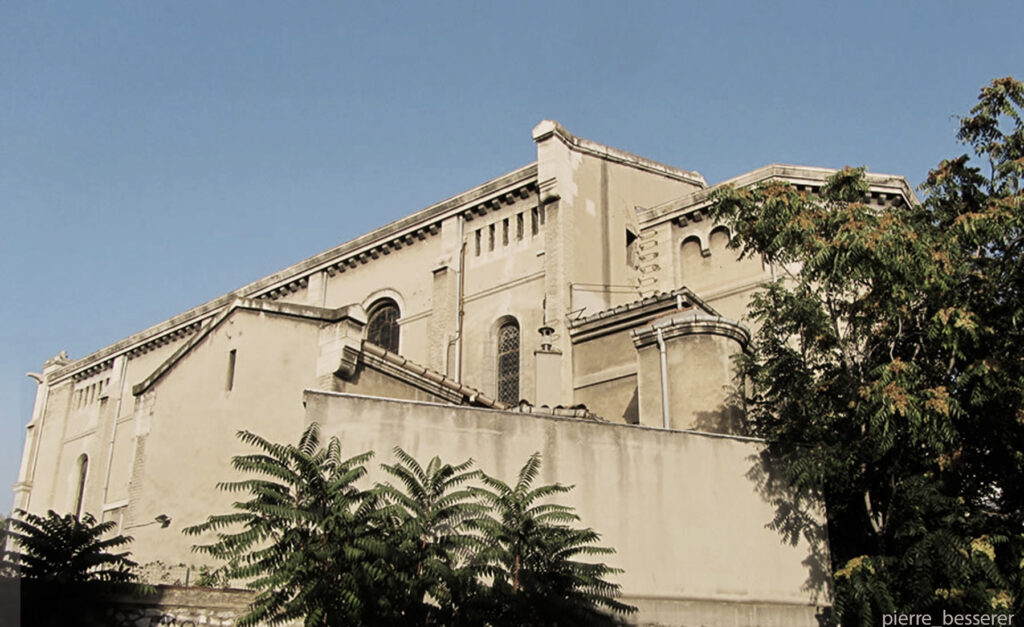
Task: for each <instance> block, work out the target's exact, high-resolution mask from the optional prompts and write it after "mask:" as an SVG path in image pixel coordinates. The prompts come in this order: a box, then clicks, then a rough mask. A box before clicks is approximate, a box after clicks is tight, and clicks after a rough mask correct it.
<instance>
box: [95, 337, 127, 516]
mask: <svg viewBox="0 0 1024 627" xmlns="http://www.w3.org/2000/svg"><path fill="white" fill-rule="evenodd" d="M121 360H122V361H121V375H120V376H121V384H120V388H119V389H118V392H117V403H116V404H115V405H114V424H113V426H112V427H111V428H110V443H109V444H108V445H107V469H106V473H105V474H106V476H105V477H104V478H103V501H102V502H101V503H100V510H101V514H102V509H103V507H105V506H106V504H107V492H108V491H109V489H110V466H111V465H112V464H113V463H114V438H116V437H117V421H118V420H119V419H120V418H121V399H123V398H124V380H125V375H126V374H127V371H128V354H127V353H125V354H124V355H122V356H121Z"/></svg>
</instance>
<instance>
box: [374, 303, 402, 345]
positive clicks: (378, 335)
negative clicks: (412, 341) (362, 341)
mask: <svg viewBox="0 0 1024 627" xmlns="http://www.w3.org/2000/svg"><path fill="white" fill-rule="evenodd" d="M398 317H399V312H398V304H397V303H395V301H393V300H391V299H390V298H384V299H381V300H378V301H377V302H375V303H374V304H373V305H372V306H371V307H370V315H369V320H368V322H367V323H366V339H367V340H369V341H371V342H373V343H374V344H376V345H377V346H380V347H381V348H383V349H384V350H389V351H391V352H392V353H397V352H398Z"/></svg>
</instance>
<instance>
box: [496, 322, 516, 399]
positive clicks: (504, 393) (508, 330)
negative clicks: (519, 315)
mask: <svg viewBox="0 0 1024 627" xmlns="http://www.w3.org/2000/svg"><path fill="white" fill-rule="evenodd" d="M498 401H500V402H502V403H506V404H508V405H514V404H516V403H518V402H519V324H518V323H517V322H516V321H514V320H511V321H509V322H506V323H504V324H502V325H501V327H499V328H498Z"/></svg>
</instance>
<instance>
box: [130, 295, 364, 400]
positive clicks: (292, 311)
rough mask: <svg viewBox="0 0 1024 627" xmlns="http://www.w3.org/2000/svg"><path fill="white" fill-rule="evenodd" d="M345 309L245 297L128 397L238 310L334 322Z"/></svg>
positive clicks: (143, 388)
mask: <svg viewBox="0 0 1024 627" xmlns="http://www.w3.org/2000/svg"><path fill="white" fill-rule="evenodd" d="M348 309H349V308H348V307H339V308H337V309H324V308H323V307H314V306H312V305H300V304H296V303H278V302H274V301H266V300H257V299H246V298H239V299H236V300H235V301H234V302H233V303H231V305H229V306H228V308H227V309H225V310H223V311H222V312H221V313H220V314H219V315H217V316H216V317H215V318H213V319H212V320H211V321H210V322H209V323H207V324H206V325H204V326H203V327H202V329H201V330H200V332H199V333H196V334H195V335H193V336H192V337H191V338H190V339H189V340H188V341H187V342H185V344H183V345H181V346H180V347H178V350H176V351H174V353H173V354H172V355H171V356H170V357H168V358H167V359H166V360H164V362H163V363H162V364H160V365H159V366H157V368H156V370H154V371H153V372H152V373H150V375H149V376H148V377H146V378H145V379H143V380H142V381H141V382H140V383H136V384H135V385H133V386H132V395H133V396H139V395H141V394H143V393H145V392H146V391H147V390H149V389H150V388H151V387H153V385H154V384H156V382H157V381H159V380H160V378H161V377H163V376H164V375H165V374H167V373H168V372H170V370H171V368H173V367H174V366H175V365H176V364H177V363H178V362H179V361H181V359H182V358H183V357H185V355H187V354H188V353H189V352H191V350H192V349H193V348H195V347H196V346H198V345H199V344H200V343H201V342H202V341H203V340H204V339H206V337H207V336H209V335H210V333H212V332H213V330H214V329H216V328H217V327H219V326H220V325H221V323H223V322H224V321H225V320H227V319H228V318H229V317H230V316H231V315H232V314H234V313H235V312H236V311H238V310H248V311H259V312H264V313H270V314H278V315H283V316H291V317H293V318H303V319H306V320H309V321H311V322H337V321H339V320H341V319H343V318H346V317H348V316H349V311H348Z"/></svg>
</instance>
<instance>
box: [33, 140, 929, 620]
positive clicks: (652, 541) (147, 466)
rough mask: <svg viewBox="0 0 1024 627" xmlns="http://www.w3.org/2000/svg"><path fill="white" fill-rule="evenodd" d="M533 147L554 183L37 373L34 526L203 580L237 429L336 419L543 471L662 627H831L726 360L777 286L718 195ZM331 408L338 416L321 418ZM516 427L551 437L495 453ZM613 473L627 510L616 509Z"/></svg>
mask: <svg viewBox="0 0 1024 627" xmlns="http://www.w3.org/2000/svg"><path fill="white" fill-rule="evenodd" d="M533 140H534V142H535V143H536V147H537V160H536V161H535V162H534V163H531V164H529V165H526V166H524V167H521V168H519V169H517V170H514V171H512V172H510V173H508V174H505V175H503V176H500V177H498V178H496V179H493V180H491V181H488V182H486V183H484V184H482V185H479V186H477V187H474V188H472V189H470V190H468V191H466V192H464V193H462V194H460V195H458V196H455V197H453V198H450V199H447V200H444V201H442V202H439V203H437V204H435V205H432V206H430V207H427V208H425V209H422V210H420V211H417V212H416V213H413V214H411V215H409V216H408V217H406V218H403V219H401V220H398V221H396V222H393V223H391V224H389V225H386V226H384V227H381V228H379V229H377V230H375V231H373V232H371V233H368V234H366V235H364V236H362V237H358V238H356V239H354V240H352V241H349V242H346V243H344V244H341V245H339V246H337V247H335V248H333V249H331V250H328V251H326V252H323V253H321V254H319V255H316V256H314V257H311V258H309V259H306V260H304V261H302V262H300V263H297V264H295V265H293V266H291V267H289V268H286V269H284V270H282V271H280V272H277V273H275V274H273V275H271V276H268V277H266V278H264V279H261V280H259V281H256V282H254V283H252V284H249V285H246V286H244V287H242V288H240V289H238V290H235V291H234V292H232V293H230V294H227V295H225V296H223V297H221V298H218V299H215V300H213V301H210V302H208V303H205V304H203V305H200V306H198V307H195V308H193V309H190V310H188V311H186V312H184V313H182V314H180V315H178V316H175V317H174V318H171V319H170V320H167V321H165V322H162V323H160V324H157V325H155V326H153V327H151V328H149V329H147V330H145V331H143V332H141V333H138V334H136V335H133V336H131V337H128V338H126V339H124V340H122V341H120V342H117V343H115V344H113V345H111V346H108V347H106V348H104V349H102V350H100V351H97V352H96V353H94V354H92V355H88V356H86V357H83V358H81V359H75V360H72V359H69V358H68V357H67V356H66V355H63V354H62V355H59V356H57V357H55V358H53V359H51V360H49V361H48V362H47V363H46V364H44V366H43V370H42V372H41V373H39V374H34V375H32V376H33V377H34V378H36V380H37V381H38V382H39V388H38V393H37V396H36V403H35V408H34V410H33V414H32V416H31V419H30V421H29V423H28V426H27V433H26V441H25V447H24V454H23V457H22V463H21V470H20V473H19V480H18V483H17V484H16V485H15V486H14V491H15V501H14V503H15V507H18V508H24V509H28V510H30V511H37V512H45V511H46V510H47V509H51V508H52V509H56V510H58V511H83V512H85V511H88V512H92V513H93V514H94V515H96V516H97V518H101V519H103V520H115V521H117V522H118V524H119V525H120V528H121V530H122V531H123V532H124V533H128V534H131V535H133V536H134V537H135V538H136V540H135V543H134V545H133V552H134V554H135V558H136V559H137V560H138V561H140V562H148V561H156V560H160V561H162V562H164V563H172V564H173V563H198V560H199V558H198V557H197V556H195V555H194V554H192V553H191V552H190V546H191V544H192V542H193V540H192V539H190V538H186V537H185V536H184V535H182V534H181V533H180V530H181V528H182V527H185V526H188V525H191V524H195V523H197V522H199V521H201V520H203V519H204V518H205V516H206V515H208V514H210V513H213V512H222V511H226V510H227V508H228V507H229V506H230V503H231V500H232V499H231V497H230V496H229V495H225V494H223V493H220V492H218V491H216V490H215V489H214V485H215V484H216V482H218V481H223V480H228V479H230V478H231V477H232V476H233V475H232V472H233V471H232V470H231V468H230V463H229V462H230V457H231V456H232V455H235V454H238V453H241V452H243V451H244V449H243V447H241V445H240V444H239V442H238V441H237V439H236V437H235V432H236V431H238V430H239V429H243V428H244V429H248V430H251V431H255V432H257V433H259V434H261V435H263V436H265V437H267V438H269V439H271V440H277V441H289V440H295V439H296V438H297V436H298V435H299V433H300V432H301V431H302V429H303V428H304V426H305V424H306V423H307V422H308V421H309V420H316V419H318V418H323V419H324V420H326V424H328V425H335V426H334V427H332V428H334V430H335V432H337V433H341V434H342V435H343V436H344V438H345V440H344V441H345V442H346V447H348V443H349V442H351V441H353V440H354V441H357V442H359V444H358V446H356V445H354V444H353V446H355V448H349V449H348V450H349V451H350V452H355V450H356V448H359V446H365V447H367V448H372V449H374V450H376V451H378V453H384V452H386V451H389V450H391V448H392V447H393V446H395V445H403V446H408V448H409V450H410V451H412V452H415V453H417V454H419V455H420V456H426V455H431V456H432V455H434V454H439V453H444V454H446V455H447V456H448V457H449V458H450V460H451V461H457V460H461V459H464V458H465V457H468V456H473V457H474V458H476V459H477V460H479V461H480V462H481V464H482V465H483V466H484V467H485V468H488V469H491V470H494V471H502V472H504V471H506V470H508V468H511V466H513V465H515V464H517V463H521V462H522V459H525V454H526V453H528V452H532V450H541V449H544V451H545V454H546V457H545V463H546V469H547V470H546V472H548V473H551V476H550V477H547V478H550V479H552V480H554V479H557V480H559V481H562V482H566V483H576V484H577V486H578V488H577V495H578V498H579V501H578V502H577V503H576V504H577V506H578V507H579V508H580V511H581V512H582V513H583V515H584V520H585V522H586V524H588V525H590V526H593V527H594V528H596V529H597V530H599V531H601V532H602V533H605V534H607V535H606V537H607V538H608V542H609V544H611V545H613V546H616V547H617V549H618V551H619V553H618V558H619V560H620V561H619V564H618V565H620V566H624V567H625V568H626V570H627V573H626V575H624V578H623V586H624V589H625V591H626V592H627V594H629V595H631V596H632V597H635V598H638V599H639V598H643V599H646V601H645V602H644V604H642V607H644V608H647V609H645V612H647V614H645V616H647V617H649V618H650V620H657V621H660V622H664V624H684V623H683V622H679V621H681V620H683V619H681V618H679V617H680V616H682V614H679V611H681V610H680V608H683V607H691V608H697V609H693V611H692V612H690V614H686V616H689V617H690V618H687V619H686V620H699V621H703V622H699V623H697V624H775V623H766V622H764V620H767V619H764V620H762V619H749V616H753V615H754V614H756V613H757V611H761V613H762V614H761V615H762V616H765V614H764V612H767V611H768V610H765V609H761V610H757V608H758V607H761V606H762V605H763V606H764V607H782V606H785V607H787V608H789V609H792V610H793V611H794V612H796V614H787V613H786V612H783V614H784V615H785V616H787V617H789V618H785V619H779V620H780V621H781V622H778V623H777V624H798V623H800V622H803V623H809V622H810V621H811V620H812V618H813V614H814V612H813V608H814V607H815V606H816V604H821V603H824V602H826V600H827V599H824V598H823V597H820V596H818V597H814V596H813V595H812V594H811V593H810V592H809V589H808V588H807V586H806V582H807V580H808V577H811V574H809V573H808V567H807V565H806V561H807V557H808V555H809V554H810V553H811V549H810V547H807V546H802V545H798V546H795V547H794V546H789V545H786V546H783V544H784V543H783V541H782V540H781V538H778V537H776V536H775V535H773V533H771V532H768V531H767V530H766V529H765V528H764V525H765V523H767V522H768V521H769V520H770V517H771V512H770V511H768V509H766V508H767V500H766V497H765V496H764V495H762V494H759V493H758V491H757V489H756V485H753V484H751V483H750V482H749V481H747V482H745V481H744V480H743V477H745V476H746V474H745V473H746V472H747V471H749V470H750V469H751V465H750V458H751V456H752V455H753V452H754V451H756V449H757V448H758V444H757V443H756V442H754V441H751V440H749V439H744V438H743V437H742V433H741V422H742V421H741V418H742V407H741V406H740V405H739V404H738V403H737V402H736V401H735V395H734V394H733V392H734V391H735V389H734V388H735V385H736V384H737V382H736V381H734V378H733V375H732V366H731V362H730V359H729V358H730V356H731V355H732V354H734V353H736V352H737V351H741V350H743V347H744V345H745V343H746V342H747V341H748V339H749V330H748V329H747V328H746V327H744V326H743V320H742V318H743V313H744V310H745V307H746V303H747V301H748V299H749V297H750V294H751V293H752V291H753V290H754V289H756V287H757V285H758V284H759V283H760V282H762V281H764V280H766V279H769V278H771V277H772V276H773V275H774V274H775V273H776V271H777V270H778V269H775V268H771V267H767V266H765V265H764V264H762V263H761V261H760V260H759V259H745V260H738V259H737V254H736V251H735V250H732V249H729V248H727V243H728V240H729V233H728V231H727V230H726V229H725V228H724V227H722V226H720V225H715V224H713V223H712V221H711V220H710V219H709V217H708V215H707V205H708V202H709V196H710V192H711V189H710V188H708V187H707V186H706V184H705V181H704V180H703V178H702V177H701V176H700V175H699V174H697V173H696V172H690V171H685V170H680V169H676V168H673V167H669V166H666V165H662V164H660V163H656V162H653V161H650V160H647V159H644V158H641V157H638V156H635V155H632V154H629V153H626V152H623V151H620V150H617V149H614V148H610V147H607V146H602V145H600V144H596V143H594V142H591V141H588V140H586V139H582V138H578V137H575V136H573V135H572V134H570V133H569V132H567V131H566V130H565V129H564V128H562V127H561V126H560V125H558V124H557V123H555V122H551V121H544V122H542V123H541V124H539V125H538V126H537V127H536V128H535V129H534V131H533ZM830 173H831V171H830V170H826V169H820V168H806V167H794V166H778V165H773V166H768V167H765V168H762V169H759V170H756V171H754V172H751V173H749V174H746V175H743V176H741V177H738V178H736V179H732V180H731V181H727V182H726V183H724V184H733V185H737V186H747V185H754V184H757V183H759V182H761V181H765V180H769V179H781V180H786V181H789V182H791V183H792V184H794V185H796V186H798V188H800V189H804V190H807V191H808V192H809V193H813V192H814V191H815V190H816V189H817V188H819V187H820V186H821V185H822V183H823V181H824V180H825V179H826V178H827V176H828V175H829V174H830ZM869 182H870V184H871V192H870V201H871V202H875V203H877V204H878V205H880V206H885V205H888V204H892V203H906V202H914V198H913V193H912V191H911V190H910V189H909V187H908V186H907V183H906V181H905V180H904V179H902V178H899V177H892V176H883V175H870V176H869ZM309 390H316V391H318V392H316V393H314V392H309ZM311 395H312V396H311ZM339 395H340V396H339ZM365 397H383V398H389V399H398V400H400V401H402V402H390V404H385V405H382V404H373V403H371V402H370V401H368V400H365ZM311 398H315V399H322V398H328V399H333V400H331V401H330V402H328V403H327V404H328V405H330V409H329V410H328V409H323V412H325V413H321V414H317V413H316V412H313V411H312V410H311V409H310V399H311ZM337 399H347V400H343V401H340V400H337ZM352 399H363V400H359V401H356V400H352ZM520 401H523V402H522V403H521V402H520ZM332 403H334V404H332ZM338 403H341V404H345V403H349V404H352V403H356V404H358V403H370V405H372V407H371V409H372V411H369V413H368V414H367V415H373V416H380V418H381V420H382V421H384V422H386V421H387V420H389V419H390V418H388V416H390V415H391V412H396V415H398V414H400V415H401V416H403V417H404V418H403V420H404V421H405V422H404V423H403V426H402V428H401V429H397V430H396V429H383V428H382V429H376V430H374V429H370V428H369V427H367V428H366V429H363V430H362V431H359V433H366V432H369V431H372V432H373V433H375V434H376V435H375V436H374V437H373V438H370V439H362V440H360V439H359V437H358V436H357V435H354V433H355V432H353V431H351V429H348V428H342V427H340V426H338V425H341V424H343V423H344V422H345V421H344V420H342V419H340V418H339V417H338V410H337V406H338V405H337V404H338ZM304 404H305V405H304ZM314 404H316V406H317V407H321V408H323V407H326V406H325V405H324V404H323V403H322V402H321V400H317V402H316V403H314ZM444 406H448V408H447V409H444ZM473 408H476V409H473ZM513 409H515V410H516V411H515V412H514V413H511V412H510V411H508V410H513ZM420 411H422V412H424V415H426V414H427V413H430V414H431V415H432V416H433V415H435V414H436V416H437V418H436V421H435V423H436V424H434V426H433V427H431V428H432V429H433V431H431V433H434V434H435V436H437V437H436V438H433V439H432V438H420V440H419V441H420V442H421V444H420V445H412V444H411V443H410V442H409V440H408V433H411V432H414V431H416V430H417V429H421V428H422V425H419V423H417V422H416V421H417V415H418V412H420ZM446 411H447V413H445V412H446ZM431 412H433V413H431ZM437 412H440V413H437ZM545 416H548V417H545ZM550 416H558V417H560V420H556V419H555V418H551V417H550ZM360 420H361V421H363V422H362V423H361V424H364V426H365V425H366V424H367V423H366V421H367V420H368V419H367V417H366V416H364V415H362V414H360ZM426 420H427V419H426V418H424V421H426ZM579 420H582V421H585V422H579ZM452 421H456V422H458V425H457V426H453V424H452ZM389 424H390V423H389ZM512 424H515V425H521V427H520V426H517V427H515V429H517V430H522V431H523V432H531V433H532V435H528V436H524V438H519V437H518V436H516V437H512V436H510V437H508V438H499V439H497V440H495V439H494V438H493V437H492V436H491V435H488V434H491V433H493V432H494V429H495V428H497V429H499V430H500V429H503V428H505V426H504V425H512ZM368 429H369V431H368ZM452 429H454V430H455V431H451V430H452ZM455 432H458V433H464V434H465V433H468V435H466V436H465V438H464V439H463V440H459V439H458V438H456V436H455V435H454V434H455ZM518 432H519V431H517V433H518ZM474 433H475V435H474ZM540 433H547V434H549V435H548V436H545V437H547V438H548V439H545V438H544V437H541V436H539V435H537V434H540ZM708 433H710V434H713V435H706V434H708ZM443 434H448V435H449V437H441V435H443ZM459 437H462V436H459ZM435 439H436V441H435ZM428 441H429V442H430V443H431V446H426V445H425V442H428ZM456 441H458V442H463V445H460V446H457V447H453V446H452V442H456ZM545 442H548V443H550V442H555V444H551V446H550V447H549V446H547V445H546V444H544V443H545ZM435 445H436V446H435ZM432 447H433V448H432ZM591 474H594V476H598V475H599V477H600V480H601V482H602V485H608V484H609V482H611V483H613V484H614V485H616V486H617V487H616V488H615V489H613V490H609V491H607V492H606V493H605V494H604V495H603V496H602V495H598V494H596V493H594V492H593V491H594V490H595V489H596V488H595V487H594V486H590V485H588V477H589V476H591ZM602 499H603V500H602ZM598 501H601V502H600V503H598ZM595 503H597V504H595ZM695 511H698V512H699V513H700V515H699V516H694V515H693V513H694V512H695ZM738 520H742V521H743V525H740V526H737V525H735V524H733V523H734V522H736V521H738ZM636 521H641V522H642V524H641V525H640V526H639V527H637V528H635V529H631V528H630V526H629V525H630V524H631V523H633V522H636ZM635 536H642V538H640V539H638V538H637V537H635ZM641 539H642V541H640V540H641ZM751 556H754V557H753V558H751ZM749 559H754V560H755V565H754V566H751V565H750V563H749ZM773 604H774V605H773ZM779 604H782V606H780V605H779ZM673 608H675V609H673ZM714 608H719V610H721V611H718V610H714ZM721 608H726V609H721ZM729 608H732V609H729ZM736 608H747V609H750V608H754V609H750V612H754V614H750V612H747V613H746V614H744V613H743V612H740V610H738V609H736ZM801 608H802V609H801ZM713 610H714V611H713ZM743 611H744V612H745V611H746V610H743ZM786 611H787V612H788V611H789V610H786ZM702 612H710V613H711V614H708V616H710V615H715V616H727V615H729V616H731V615H732V614H729V613H730V612H740V614H742V615H743V616H747V617H748V618H745V619H743V621H746V622H743V621H740V622H729V623H725V622H723V621H724V620H725V619H724V618H723V619H722V620H721V621H718V619H714V620H712V619H706V618H699V617H704V616H705V614H703V613H702ZM740 614H736V615H737V616H738V615H740ZM797 615H799V616H801V617H803V618H800V620H799V621H798V622H797V623H794V622H791V620H792V618H793V616H797ZM695 616H696V617H698V618H693V617H695ZM659 617H660V618H659ZM748 619H749V620H748ZM772 620H775V619H772ZM673 621H676V622H673ZM716 621H718V622H716ZM751 621H753V622H751Z"/></svg>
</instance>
